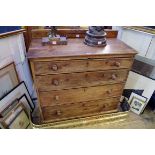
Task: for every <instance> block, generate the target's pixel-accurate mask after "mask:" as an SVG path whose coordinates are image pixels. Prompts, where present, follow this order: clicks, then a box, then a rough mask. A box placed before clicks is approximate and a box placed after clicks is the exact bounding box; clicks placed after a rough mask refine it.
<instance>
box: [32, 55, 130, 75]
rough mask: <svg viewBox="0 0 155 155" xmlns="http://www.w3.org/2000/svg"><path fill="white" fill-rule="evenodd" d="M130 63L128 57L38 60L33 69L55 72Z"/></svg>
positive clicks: (40, 72) (111, 66)
mask: <svg viewBox="0 0 155 155" xmlns="http://www.w3.org/2000/svg"><path fill="white" fill-rule="evenodd" d="M131 65H132V59H130V58H113V59H86V60H68V61H67V60H66V61H51V62H50V61H40V62H34V71H35V74H36V75H40V74H57V73H71V72H85V71H96V70H109V69H120V68H130V67H131Z"/></svg>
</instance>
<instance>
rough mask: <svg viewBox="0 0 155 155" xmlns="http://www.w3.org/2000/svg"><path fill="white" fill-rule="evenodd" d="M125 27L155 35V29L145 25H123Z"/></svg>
mask: <svg viewBox="0 0 155 155" xmlns="http://www.w3.org/2000/svg"><path fill="white" fill-rule="evenodd" d="M123 28H125V29H129V30H134V31H139V32H144V33H148V34H151V35H155V30H153V29H151V28H146V27H143V26H123Z"/></svg>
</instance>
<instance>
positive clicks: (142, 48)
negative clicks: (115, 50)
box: [113, 26, 155, 60]
mask: <svg viewBox="0 0 155 155" xmlns="http://www.w3.org/2000/svg"><path fill="white" fill-rule="evenodd" d="M113 29H116V30H118V31H119V32H118V37H117V38H118V39H120V40H121V41H123V42H124V43H126V44H127V45H129V46H130V47H132V48H133V49H135V50H136V51H137V52H138V55H140V56H143V57H146V58H150V59H153V60H155V35H152V34H149V33H146V32H140V31H136V30H130V29H126V28H122V27H119V26H118V27H117V26H115V27H113Z"/></svg>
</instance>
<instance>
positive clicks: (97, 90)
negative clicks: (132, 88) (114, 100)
mask: <svg viewBox="0 0 155 155" xmlns="http://www.w3.org/2000/svg"><path fill="white" fill-rule="evenodd" d="M123 87H124V84H123V83H122V84H114V85H105V86H97V87H88V88H78V89H69V90H58V91H47V92H39V96H40V104H41V107H45V106H52V105H59V104H68V103H76V102H85V101H92V100H99V99H105V98H109V97H118V96H120V95H121V94H122V90H123Z"/></svg>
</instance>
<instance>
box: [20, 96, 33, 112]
mask: <svg viewBox="0 0 155 155" xmlns="http://www.w3.org/2000/svg"><path fill="white" fill-rule="evenodd" d="M18 101H19V102H20V103H21V104H23V105H24V106H25V108H26V110H27V112H28V113H30V112H32V111H33V108H32V106H31V104H30V102H29V100H28V98H27V96H26V94H24V95H22V96H21V97H20V98H19V99H18Z"/></svg>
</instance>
